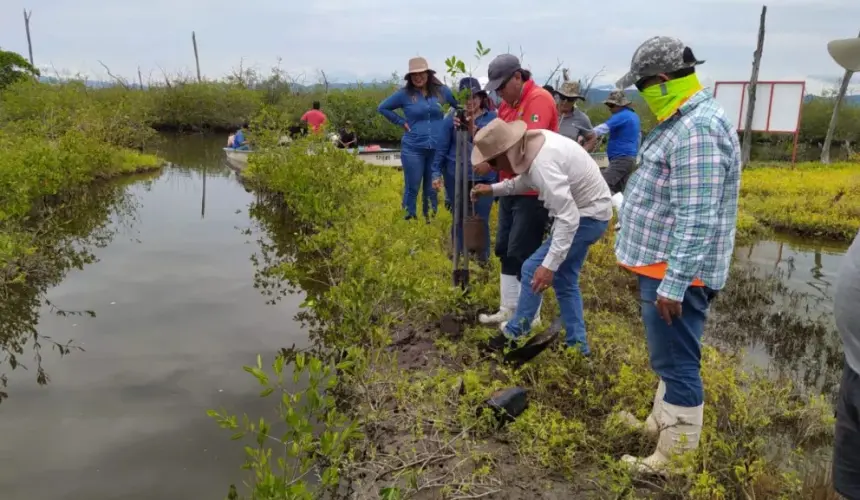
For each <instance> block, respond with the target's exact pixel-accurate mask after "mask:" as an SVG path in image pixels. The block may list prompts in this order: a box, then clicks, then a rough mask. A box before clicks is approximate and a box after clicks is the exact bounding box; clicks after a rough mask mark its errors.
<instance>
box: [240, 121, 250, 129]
mask: <svg viewBox="0 0 860 500" xmlns="http://www.w3.org/2000/svg"><path fill="white" fill-rule="evenodd" d="M250 126H251V124H250V123H248V122H242V128H248V127H250Z"/></svg>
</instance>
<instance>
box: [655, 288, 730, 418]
mask: <svg viewBox="0 0 860 500" xmlns="http://www.w3.org/2000/svg"><path fill="white" fill-rule="evenodd" d="M659 286H660V280H656V279H653V278H646V277H645V276H639V299H640V301H641V302H640V307H641V309H642V322H643V323H644V324H645V335H646V337H647V339H648V355H649V356H650V358H651V369H652V370H654V371H655V372H656V373H657V375H659V376H660V378H661V379H663V382H664V383H665V384H666V395H665V396H664V397H663V400H664V401H666V402H667V403H669V404H670V405H675V406H684V407H688V408H690V407H695V406H699V405H700V404H702V402H703V401H704V398H705V391H704V389H703V388H702V376H701V373H700V370H701V365H702V332H703V331H704V330H705V320H706V319H707V318H708V308H709V307H710V304H711V301H712V300H713V299H714V297H716V295H717V292H715V291H714V290H711V289H710V288H708V287H704V286H699V287H693V286H691V287H690V288H688V289H687V293H686V294H684V302H682V303H681V317H680V318H672V325H671V326H670V325H669V324H667V323H666V321H664V320H663V318H661V317H660V313H659V312H657V306H656V305H655V304H654V303H655V302H656V301H657V288H658V287H659Z"/></svg>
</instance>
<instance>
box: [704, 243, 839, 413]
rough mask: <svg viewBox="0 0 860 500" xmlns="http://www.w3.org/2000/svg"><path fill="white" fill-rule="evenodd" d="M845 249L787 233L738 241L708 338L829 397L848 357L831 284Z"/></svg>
mask: <svg viewBox="0 0 860 500" xmlns="http://www.w3.org/2000/svg"><path fill="white" fill-rule="evenodd" d="M846 248H847V246H846V245H841V244H838V243H837V244H834V243H826V242H809V241H798V240H796V239H793V238H788V237H780V238H779V239H775V240H771V241H761V242H758V243H756V244H754V245H751V246H748V247H741V248H738V249H737V252H736V255H735V257H736V259H735V262H736V265H735V266H734V268H733V270H732V275H731V277H730V279H729V283H728V285H727V288H726V290H725V291H724V293H722V294H721V296H720V299H719V300H718V301H717V303H716V304H715V306H714V318H715V321H712V322H711V325H710V327H709V329H708V332H707V336H708V338H709V340H710V341H711V342H712V343H715V344H718V345H720V346H722V347H723V348H725V349H729V350H733V351H741V350H743V351H745V356H744V360H745V362H746V363H747V364H749V365H751V366H753V367H758V368H762V369H765V370H767V371H769V372H771V373H772V374H773V375H774V376H776V377H785V378H789V379H791V380H793V381H794V382H795V383H796V384H797V385H798V386H800V387H801V388H807V389H811V390H817V391H822V392H824V393H827V394H830V395H831V396H832V395H833V394H834V393H835V390H836V388H837V387H838V383H839V376H840V374H841V370H842V363H843V361H842V346H841V342H840V339H839V335H838V332H837V331H836V327H835V323H834V321H833V317H832V304H833V295H832V294H833V283H834V282H835V278H836V275H837V273H838V269H839V264H840V260H841V258H842V255H843V254H844V252H845V250H846Z"/></svg>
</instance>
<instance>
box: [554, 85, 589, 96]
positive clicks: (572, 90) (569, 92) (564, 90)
mask: <svg viewBox="0 0 860 500" xmlns="http://www.w3.org/2000/svg"><path fill="white" fill-rule="evenodd" d="M580 92H581V90H580V86H579V82H564V84H562V86H561V87H560V88H559V89H558V90H556V91H555V93H556V94H558V95H560V96H562V97H564V98H565V99H582V100H585V97H583V96H582V94H580Z"/></svg>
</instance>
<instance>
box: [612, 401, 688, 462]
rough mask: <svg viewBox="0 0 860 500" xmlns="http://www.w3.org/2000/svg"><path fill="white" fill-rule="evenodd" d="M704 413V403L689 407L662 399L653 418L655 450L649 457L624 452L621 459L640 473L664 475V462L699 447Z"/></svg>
mask: <svg viewBox="0 0 860 500" xmlns="http://www.w3.org/2000/svg"><path fill="white" fill-rule="evenodd" d="M704 412H705V405H704V404H701V405H699V406H694V407H692V408H691V407H686V406H675V405H671V404H669V403H667V402H665V401H663V403H661V404H660V412H659V414H658V416H657V419H656V420H657V422H658V423H659V425H660V437H659V438H658V439H657V449H656V450H655V451H654V453H653V454H652V455H651V456H649V457H646V458H636V457H633V456H630V455H624V456H623V457H621V461H622V462H624V463H626V464H628V465H629V466H630V467H631V468H632V469H633V470H634V472H638V473H640V474H659V475H666V473H667V465H668V464H669V462H670V461H671V460H672V458H673V457H675V456H677V455H681V454H683V453H686V452H688V451H693V450H695V449H696V448H698V447H699V439H701V437H702V420H703V419H704Z"/></svg>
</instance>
